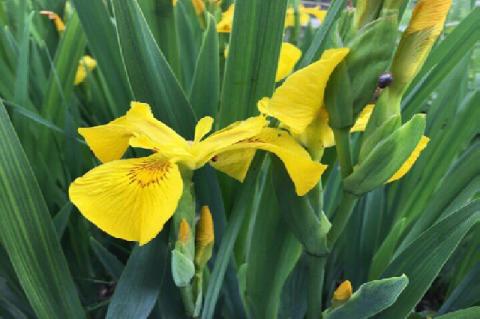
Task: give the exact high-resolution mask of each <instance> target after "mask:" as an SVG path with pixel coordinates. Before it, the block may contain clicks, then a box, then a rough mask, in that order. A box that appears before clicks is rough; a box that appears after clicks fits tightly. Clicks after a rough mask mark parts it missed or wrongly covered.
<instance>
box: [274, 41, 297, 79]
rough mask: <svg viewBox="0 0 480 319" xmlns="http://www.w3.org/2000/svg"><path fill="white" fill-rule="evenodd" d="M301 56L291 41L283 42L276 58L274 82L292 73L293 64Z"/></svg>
mask: <svg viewBox="0 0 480 319" xmlns="http://www.w3.org/2000/svg"><path fill="white" fill-rule="evenodd" d="M301 56H302V51H301V50H300V49H299V48H297V47H296V46H294V45H293V44H291V43H288V42H283V43H282V47H281V49H280V57H279V59H278V67H277V74H276V76H275V82H278V81H281V80H283V79H284V78H286V77H287V76H288V75H289V74H290V73H292V71H293V68H294V67H295V64H297V62H298V60H299V59H300V57H301Z"/></svg>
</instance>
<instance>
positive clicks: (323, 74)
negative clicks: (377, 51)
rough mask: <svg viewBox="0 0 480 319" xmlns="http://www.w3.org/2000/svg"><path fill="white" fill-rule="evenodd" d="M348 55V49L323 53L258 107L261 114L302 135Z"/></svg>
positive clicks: (294, 74) (292, 76)
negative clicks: (329, 83) (338, 66)
mask: <svg viewBox="0 0 480 319" xmlns="http://www.w3.org/2000/svg"><path fill="white" fill-rule="evenodd" d="M348 52H349V49H347V48H343V49H331V50H327V51H325V52H324V53H323V55H322V57H321V58H320V60H318V61H317V62H315V63H313V64H310V65H309V66H307V67H305V68H303V69H301V70H299V71H297V72H295V73H293V74H292V75H290V76H289V77H288V78H287V79H286V80H285V82H284V83H283V84H282V85H281V86H280V87H279V88H277V89H276V90H275V92H274V94H273V96H272V98H271V99H270V101H269V102H268V103H264V104H259V108H260V112H262V113H264V114H267V115H269V116H272V117H275V118H277V119H278V120H279V121H280V122H282V123H283V124H285V125H287V126H288V127H289V129H290V130H292V132H293V133H296V134H300V133H302V132H303V131H304V130H305V129H306V128H307V126H308V125H310V123H312V121H313V120H314V118H315V117H316V116H317V114H318V112H319V110H320V108H321V107H322V106H323V97H324V93H325V92H324V91H325V88H326V86H327V82H328V79H329V78H330V75H331V74H332V72H333V71H334V70H335V67H336V66H337V65H338V64H339V63H340V62H341V61H342V60H343V59H344V58H345V57H346V55H347V54H348Z"/></svg>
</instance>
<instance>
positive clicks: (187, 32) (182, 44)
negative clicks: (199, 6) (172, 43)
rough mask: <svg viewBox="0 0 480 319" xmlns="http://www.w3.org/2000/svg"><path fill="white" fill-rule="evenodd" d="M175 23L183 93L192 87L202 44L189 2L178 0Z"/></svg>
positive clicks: (189, 0) (200, 34)
mask: <svg viewBox="0 0 480 319" xmlns="http://www.w3.org/2000/svg"><path fill="white" fill-rule="evenodd" d="M175 23H176V27H177V35H178V51H179V58H180V61H181V66H182V81H181V82H182V84H183V87H184V88H185V91H188V90H189V89H190V87H191V85H192V79H193V73H194V71H195V62H196V61H197V57H198V52H199V51H200V46H201V44H202V30H201V28H200V23H199V21H198V17H197V15H196V14H195V10H194V8H193V5H192V1H191V0H187V1H184V0H178V1H177V4H176V5H175Z"/></svg>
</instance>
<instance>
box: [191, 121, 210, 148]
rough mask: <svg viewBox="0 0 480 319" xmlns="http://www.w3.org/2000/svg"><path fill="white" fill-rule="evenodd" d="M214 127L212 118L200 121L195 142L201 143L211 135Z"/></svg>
mask: <svg viewBox="0 0 480 319" xmlns="http://www.w3.org/2000/svg"><path fill="white" fill-rule="evenodd" d="M212 126H213V118H212V117H211V116H205V117H202V118H201V119H200V121H198V123H197V125H196V126H195V139H194V142H200V140H201V139H202V138H203V137H204V136H205V135H207V134H208V133H210V131H211V130H212Z"/></svg>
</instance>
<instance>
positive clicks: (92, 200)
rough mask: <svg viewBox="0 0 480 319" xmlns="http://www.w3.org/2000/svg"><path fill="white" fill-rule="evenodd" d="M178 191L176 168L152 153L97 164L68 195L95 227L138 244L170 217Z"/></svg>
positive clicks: (80, 179) (75, 182) (178, 179)
mask: <svg viewBox="0 0 480 319" xmlns="http://www.w3.org/2000/svg"><path fill="white" fill-rule="evenodd" d="M182 191H183V182H182V177H181V175H180V172H179V169H178V167H177V165H175V164H174V163H171V162H170V161H168V160H165V159H163V158H161V157H159V156H158V155H154V156H150V157H143V158H135V159H127V160H118V161H113V162H109V163H106V164H103V165H100V166H98V167H96V168H94V169H92V170H91V171H89V172H88V173H86V174H85V175H84V176H82V177H79V178H77V179H76V180H75V181H74V182H73V183H72V184H71V185H70V189H69V195H70V199H71V201H72V202H73V203H74V204H75V206H77V207H78V209H79V210H80V212H81V213H82V214H83V215H84V216H85V218H87V219H88V220H90V221H91V222H92V223H94V224H95V225H97V226H98V227H99V228H100V229H102V230H103V231H105V232H107V233H108V234H110V235H111V236H113V237H117V238H122V239H125V240H130V241H138V242H139V243H140V245H143V244H146V243H148V242H149V241H150V240H152V239H153V238H154V237H155V236H156V235H157V234H158V233H159V232H160V231H161V230H162V228H163V225H164V224H165V223H166V222H167V221H168V220H169V219H170V217H171V216H172V215H173V213H174V211H175V209H176V207H177V204H178V201H179V200H180V196H181V195H182Z"/></svg>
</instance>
